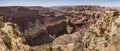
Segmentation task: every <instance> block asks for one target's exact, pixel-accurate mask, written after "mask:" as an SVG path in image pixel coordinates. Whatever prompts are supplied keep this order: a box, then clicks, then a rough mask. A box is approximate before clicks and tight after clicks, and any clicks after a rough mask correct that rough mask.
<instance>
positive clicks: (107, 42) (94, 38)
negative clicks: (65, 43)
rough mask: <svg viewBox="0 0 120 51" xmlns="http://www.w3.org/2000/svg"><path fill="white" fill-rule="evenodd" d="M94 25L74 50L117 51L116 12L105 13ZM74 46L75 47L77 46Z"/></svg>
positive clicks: (117, 27) (117, 28)
mask: <svg viewBox="0 0 120 51" xmlns="http://www.w3.org/2000/svg"><path fill="white" fill-rule="evenodd" d="M105 13H106V14H104V15H103V17H102V18H101V19H99V20H98V21H97V23H96V24H94V25H93V26H91V28H90V30H89V31H88V32H86V33H85V36H84V38H83V40H81V42H79V43H78V44H77V43H76V44H77V45H79V46H78V47H75V49H74V50H76V51H79V50H82V51H89V50H90V51H96V50H97V51H119V49H120V47H119V45H120V44H119V43H120V42H119V38H118V37H119V26H118V25H119V21H118V20H119V17H120V15H119V14H120V12H118V11H106V12H105ZM77 45H75V46H77Z"/></svg>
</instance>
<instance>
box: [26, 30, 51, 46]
mask: <svg viewBox="0 0 120 51" xmlns="http://www.w3.org/2000/svg"><path fill="white" fill-rule="evenodd" d="M26 40H27V43H28V44H29V45H30V46H35V45H41V44H45V43H50V42H52V41H53V39H52V38H51V37H50V36H49V33H48V32H47V31H46V30H42V29H41V30H39V31H37V32H35V33H34V34H32V35H28V36H26Z"/></svg>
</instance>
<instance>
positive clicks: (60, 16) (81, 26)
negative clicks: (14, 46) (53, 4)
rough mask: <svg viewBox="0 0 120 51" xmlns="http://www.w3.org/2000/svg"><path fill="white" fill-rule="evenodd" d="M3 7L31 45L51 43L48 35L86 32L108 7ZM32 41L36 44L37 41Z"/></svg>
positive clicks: (5, 13) (1, 12)
mask: <svg viewBox="0 0 120 51" xmlns="http://www.w3.org/2000/svg"><path fill="white" fill-rule="evenodd" d="M4 9H5V10H4ZM101 9H102V10H101ZM0 10H1V11H0V14H3V15H5V16H6V18H7V21H9V22H13V23H16V24H17V25H18V26H19V27H20V31H21V33H22V35H23V36H24V37H26V39H27V43H28V44H29V45H39V44H44V43H48V42H51V41H52V38H51V37H50V36H49V35H55V36H56V37H59V36H60V35H63V34H72V33H74V32H80V34H82V35H84V33H85V32H86V31H87V30H88V29H89V26H90V25H92V24H94V23H95V22H96V20H97V19H99V18H100V15H101V13H103V11H104V10H105V8H103V7H99V6H98V7H97V6H68V7H58V8H56V9H54V8H46V7H19V6H15V7H2V8H0ZM2 10H3V11H2ZM43 30H45V31H43ZM40 37H41V38H40ZM43 37H46V38H43ZM40 40H41V41H40ZM29 41H30V42H29ZM33 41H35V42H37V43H36V44H34V42H33Z"/></svg>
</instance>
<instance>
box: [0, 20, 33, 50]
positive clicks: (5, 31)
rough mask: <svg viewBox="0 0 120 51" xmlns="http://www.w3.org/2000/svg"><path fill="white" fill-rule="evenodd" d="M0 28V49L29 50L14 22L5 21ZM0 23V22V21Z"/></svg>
mask: <svg viewBox="0 0 120 51" xmlns="http://www.w3.org/2000/svg"><path fill="white" fill-rule="evenodd" d="M3 24H4V27H2V28H0V51H31V49H30V47H29V46H28V45H25V43H26V40H25V39H24V37H22V36H21V35H20V34H21V33H20V31H19V30H18V27H17V25H16V24H13V23H10V22H6V23H4V22H3ZM0 25H1V23H0Z"/></svg>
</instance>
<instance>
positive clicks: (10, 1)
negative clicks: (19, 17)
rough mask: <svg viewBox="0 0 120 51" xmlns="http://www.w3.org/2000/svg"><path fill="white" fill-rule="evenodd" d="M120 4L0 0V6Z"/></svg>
mask: <svg viewBox="0 0 120 51" xmlns="http://www.w3.org/2000/svg"><path fill="white" fill-rule="evenodd" d="M64 5H100V6H120V0H0V6H64Z"/></svg>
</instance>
